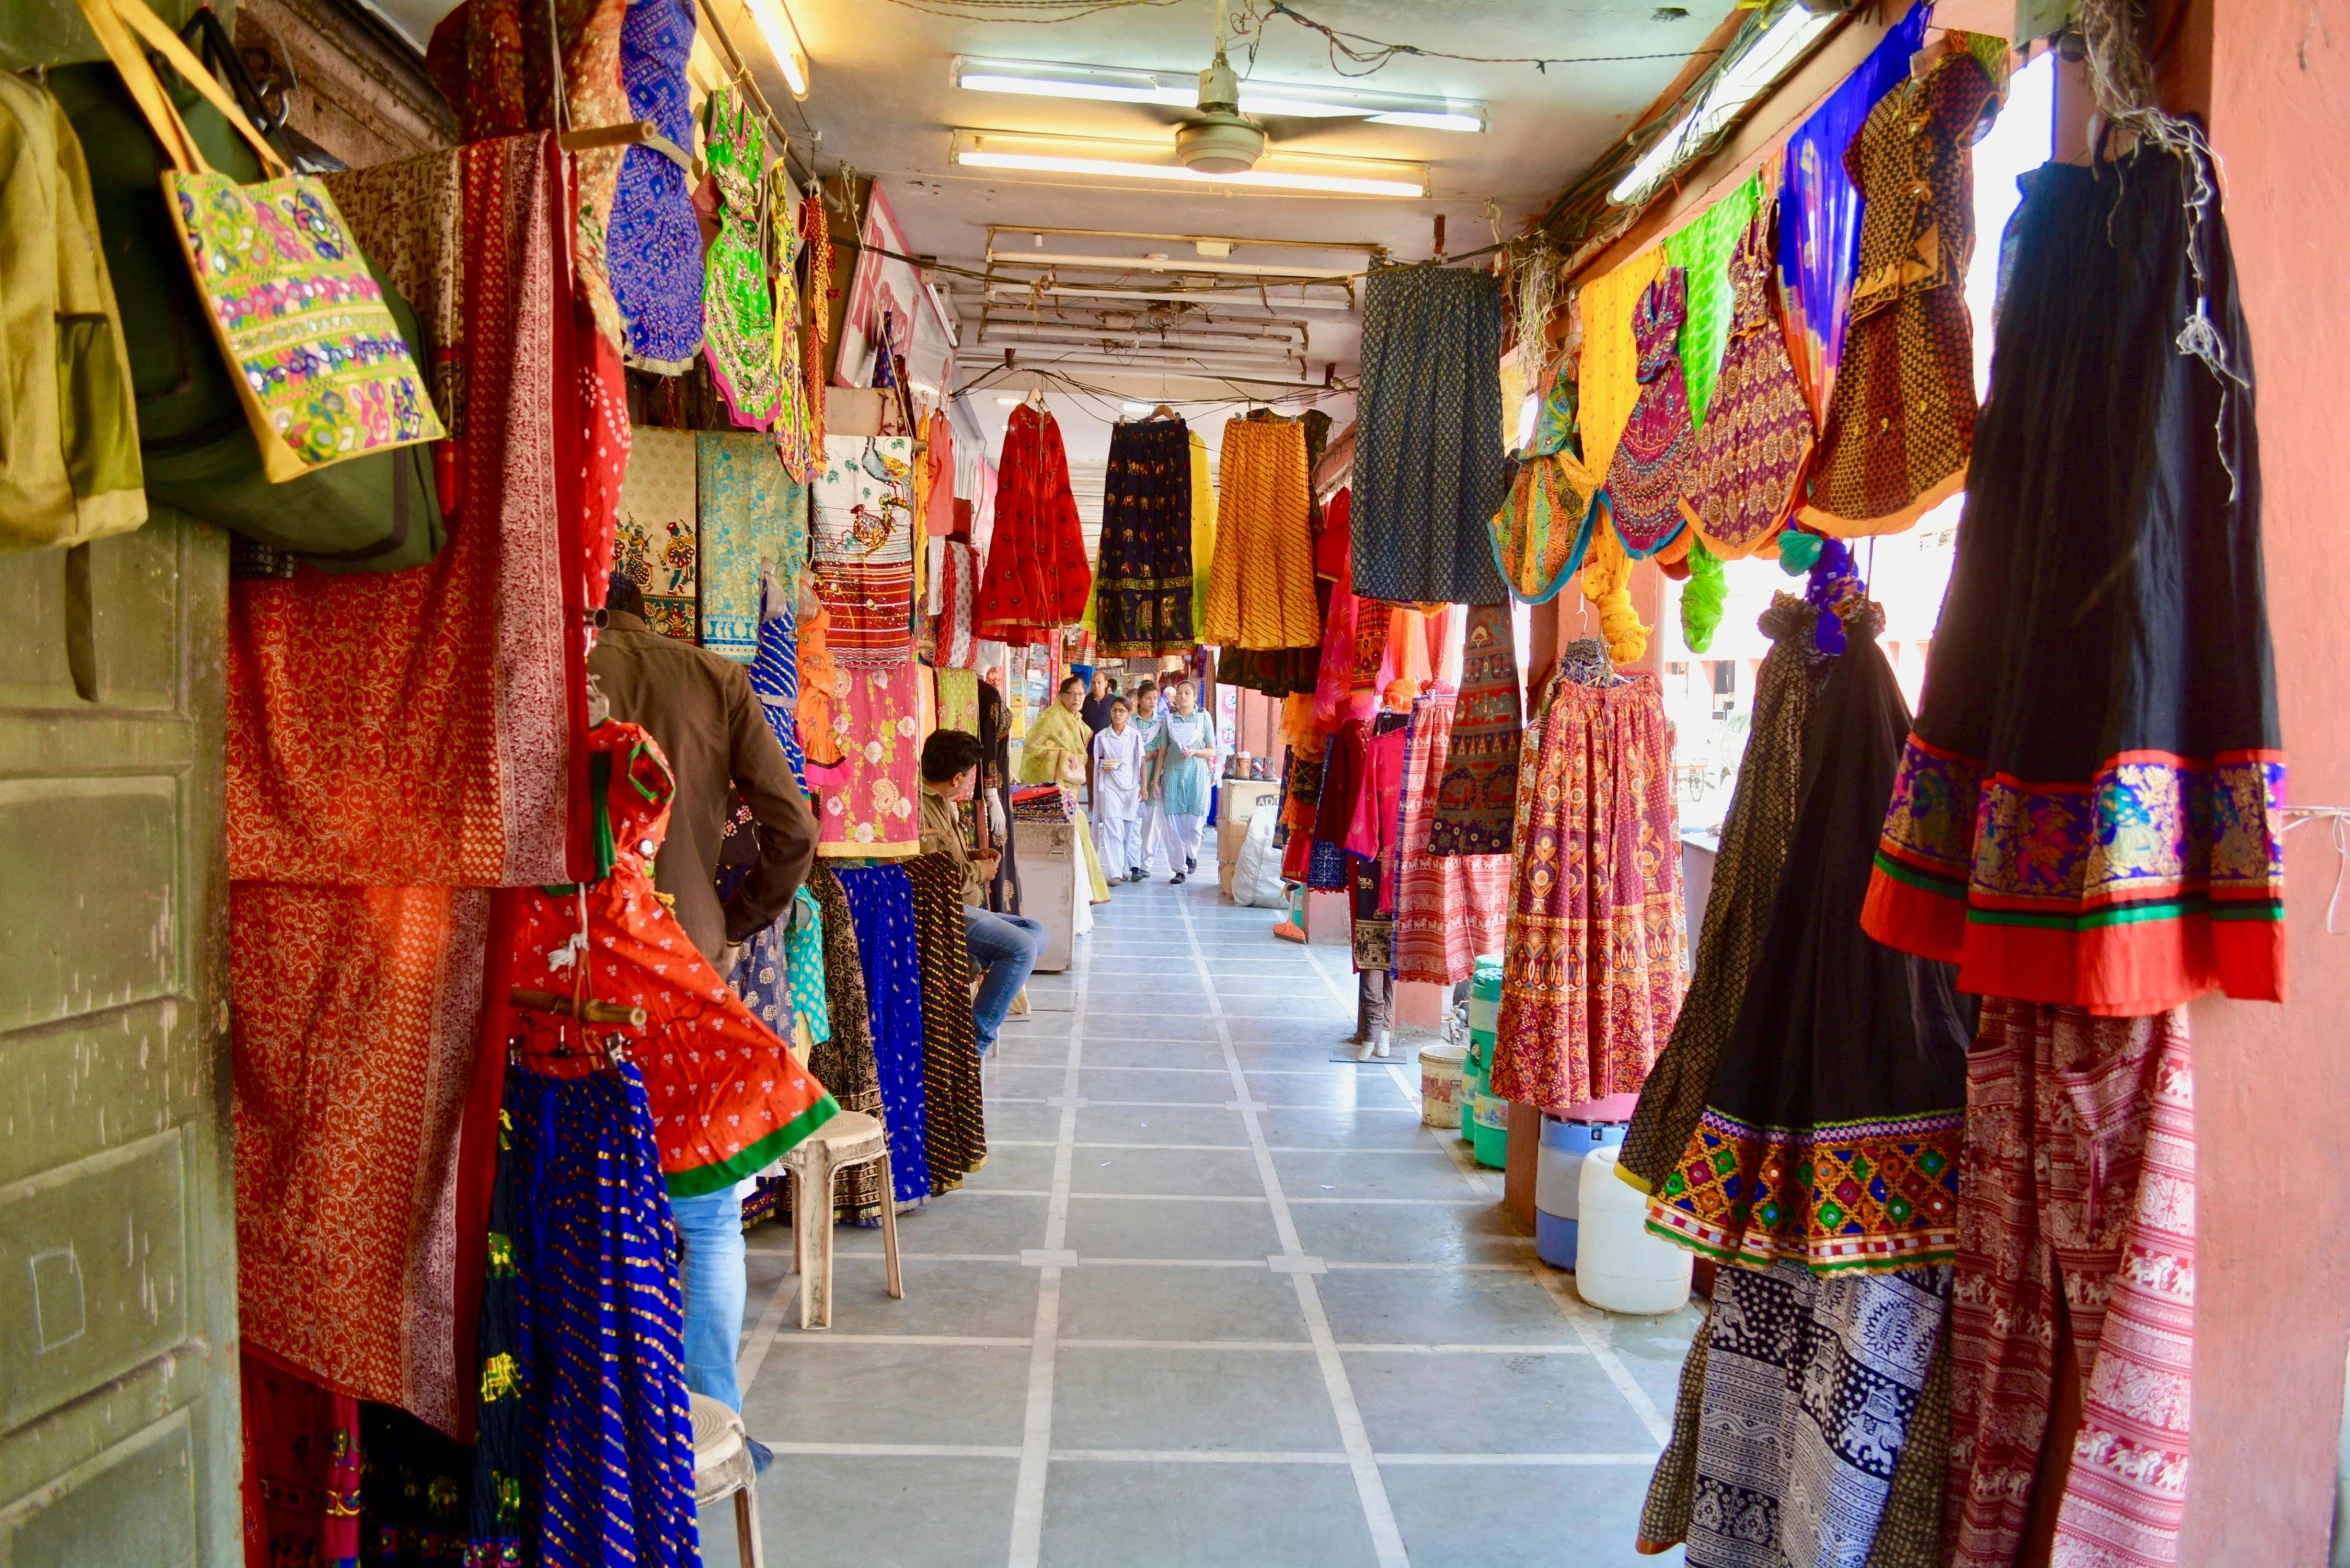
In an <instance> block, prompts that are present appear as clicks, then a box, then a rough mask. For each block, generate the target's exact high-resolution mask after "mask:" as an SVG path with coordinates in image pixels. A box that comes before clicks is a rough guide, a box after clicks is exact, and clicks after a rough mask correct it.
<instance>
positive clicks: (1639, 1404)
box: [1526, 1259, 1673, 1448]
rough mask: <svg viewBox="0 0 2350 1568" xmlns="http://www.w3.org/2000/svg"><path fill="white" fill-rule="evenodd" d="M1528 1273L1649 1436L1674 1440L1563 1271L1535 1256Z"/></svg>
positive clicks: (1659, 1441) (1603, 1324)
mask: <svg viewBox="0 0 2350 1568" xmlns="http://www.w3.org/2000/svg"><path fill="white" fill-rule="evenodd" d="M1526 1272H1527V1273H1529V1274H1531V1275H1533V1276H1534V1283H1536V1284H1537V1285H1540V1286H1541V1287H1542V1288H1543V1289H1544V1290H1546V1291H1548V1292H1549V1293H1550V1299H1551V1300H1552V1301H1553V1302H1554V1303H1556V1305H1557V1306H1558V1309H1559V1313H1560V1315H1561V1316H1563V1317H1564V1318H1565V1319H1566V1320H1567V1324H1568V1326H1569V1327H1571V1328H1573V1329H1574V1331H1575V1334H1576V1337H1578V1338H1579V1339H1581V1340H1582V1341H1583V1343H1584V1344H1586V1345H1588V1346H1590V1347H1591V1358H1592V1359H1593V1360H1594V1361H1596V1362H1598V1363H1599V1369H1600V1370H1601V1371H1602V1372H1605V1373H1606V1374H1607V1380H1608V1381H1609V1382H1611V1383H1613V1384H1615V1385H1616V1392H1617V1393H1619V1394H1622V1395H1623V1396H1624V1402H1625V1403H1626V1404H1628V1405H1630V1406H1631V1407H1632V1413H1633V1414H1634V1415H1636V1416H1638V1417H1639V1418H1640V1424H1641V1425H1642V1426H1644V1427H1646V1428H1648V1435H1649V1436H1650V1437H1652V1438H1654V1439H1656V1442H1657V1446H1658V1447H1660V1448H1662V1447H1663V1446H1664V1445H1665V1444H1667V1443H1669V1442H1670V1441H1672V1436H1673V1425H1672V1423H1671V1422H1670V1421H1668V1420H1666V1419H1665V1414H1664V1412H1663V1411H1661V1410H1659V1409H1658V1408H1657V1406H1656V1401H1655V1400H1653V1399H1651V1398H1649V1397H1648V1390H1647V1389H1645V1388H1642V1387H1641V1386H1640V1385H1639V1383H1638V1382H1636V1381H1634V1379H1633V1377H1632V1374H1631V1372H1630V1371H1629V1370H1628V1369H1627V1368H1626V1367H1625V1366H1624V1361H1623V1358H1622V1357H1621V1356H1619V1355H1617V1354H1616V1347H1615V1346H1614V1345H1612V1344H1610V1343H1609V1342H1608V1326H1607V1322H1606V1320H1605V1319H1602V1318H1598V1317H1597V1316H1596V1315H1595V1314H1594V1313H1593V1312H1592V1310H1591V1308H1590V1307H1589V1306H1587V1305H1586V1304H1585V1303H1584V1301H1583V1299H1582V1298H1581V1297H1580V1296H1577V1295H1576V1294H1575V1292H1574V1289H1573V1287H1572V1286H1570V1285H1568V1284H1567V1281H1566V1276H1565V1274H1564V1273H1563V1272H1562V1271H1560V1270H1558V1269H1554V1268H1551V1267H1549V1266H1548V1265H1546V1264H1544V1263H1543V1262H1542V1261H1541V1260H1540V1259H1533V1260H1530V1261H1528V1263H1527V1264H1526Z"/></svg>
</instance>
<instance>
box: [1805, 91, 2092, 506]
mask: <svg viewBox="0 0 2350 1568" xmlns="http://www.w3.org/2000/svg"><path fill="white" fill-rule="evenodd" d="M2001 88H2002V84H1999V83H1995V82H1993V81H1992V79H1991V75H1990V73H1989V72H1988V71H1986V70H1984V68H1983V63H1982V62H1981V61H1980V60H1978V59H1976V58H1975V56H1974V55H1972V54H1971V53H1968V52H1967V51H1965V50H1963V49H1957V48H1952V49H1951V50H1950V52H1948V53H1945V54H1944V55H1943V56H1942V57H1941V58H1940V59H1938V60H1937V61H1935V62H1934V64H1933V65H1932V66H1931V67H1929V68H1928V69H1927V71H1926V74H1925V77H1924V79H1923V80H1919V79H1916V78H1914V77H1913V78H1910V79H1908V80H1905V81H1903V82H1902V83H1901V85H1899V86H1897V87H1895V88H1894V89H1893V90H1892V91H1891V92H1889V93H1887V94H1886V95H1885V97H1884V98H1883V99H1882V100H1880V101H1879V102H1878V104H1877V106H1876V108H1874V109H1873V110H1871V111H1870V112H1869V117H1868V119H1867V120H1866V121H1865V122H1864V123H1863V124H1862V125H1861V128H1860V132H1859V134H1858V135H1856V136H1855V137H1854V138H1853V139H1852V144H1851V145H1850V146H1849V147H1847V148H1846V149H1845V150H1844V164H1845V172H1846V173H1847V174H1849V175H1850V176H1851V178H1852V182H1853V184H1854V185H1855V186H1857V187H1858V188H1859V190H1860V193H1861V218H1860V259H1859V261H1858V262H1857V263H1856V267H1855V271H1854V275H1853V281H1852V296H1851V305H1850V315H1849V324H1848V325H1847V327H1846V329H1845V331H1846V339H1845V346H1844V358H1843V361H1842V363H1841V365H1840V366H1839V368H1838V370H1837V372H1836V386H1835V390H1834V391H1833V392H1832V393H1831V394H1830V395H1829V399H1828V413H1827V417H1826V418H1825V419H1823V420H1822V421H1821V423H1820V443H1819V453H1818V456H1817V459H1816V461H1815V462H1814V464H1813V467H1812V473H1811V481H1810V487H1809V488H1810V505H1808V506H1807V507H1806V508H1805V509H1804V514H1803V515H1804V520H1805V521H1806V522H1807V523H1810V524H1812V525H1813V526H1815V527H1817V528H1819V529H1821V530H1822V531H1824V532H1826V533H1830V534H1835V535H1839V536H1851V535H1856V534H1882V533H1898V532H1899V531H1900V530H1902V529H1904V528H1907V527H1909V526H1910V525H1911V524H1912V523H1914V522H1916V521H1917V519H1918V518H1919V517H1921V516H1922V515H1924V514H1925V513H1926V512H1927V511H1928V510H1929V509H1931V508H1932V507H1934V506H1937V505H1939V504H1940V503H1941V502H1942V501H1943V500H1945V499H1946V498H1948V497H1950V496H1953V495H1956V494H1957V493H1958V492H1959V489H1960V488H1961V487H1962V486H1963V485H1964V484H1965V483H1966V472H1967V454H1968V453H1969V452H1970V451H1971V450H1972V449H1973V447H1974V435H1975V350H1974V327H1973V317H1972V315H1971V313H1970V312H1969V311H1968V309H1967V303H1966V272H1967V263H1968V261H1969V260H1970V259H1971V258H1972V257H1973V255H1974V250H1975V172H1974V154H1973V151H1972V149H1973V147H1974V144H1975V141H1976V139H1977V138H1978V137H1979V136H1981V135H1982V133H1983V131H1984V130H1985V129H1986V128H1987V127H1988V126H1989V124H1990V116H1991V115H1992V114H1994V113H1995V112H1997V109H1998V106H1999V94H2000V91H2001ZM2039 351H2040V353H2041V354H2042V355H2044V356H2045V355H2046V354H2047V346H2046V344H2045V343H2042V344H2041V345H2039Z"/></svg>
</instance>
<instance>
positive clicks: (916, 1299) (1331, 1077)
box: [703, 878, 1696, 1568]
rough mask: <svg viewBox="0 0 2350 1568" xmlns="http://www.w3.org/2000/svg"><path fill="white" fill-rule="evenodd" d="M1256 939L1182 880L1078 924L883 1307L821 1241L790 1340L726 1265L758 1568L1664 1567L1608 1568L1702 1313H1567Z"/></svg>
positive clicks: (1444, 1142) (871, 1248)
mask: <svg viewBox="0 0 2350 1568" xmlns="http://www.w3.org/2000/svg"><path fill="white" fill-rule="evenodd" d="M1272 918H1273V917H1272V916H1271V915H1270V914H1268V913H1267V912H1266V911H1263V910H1256V909H1238V908H1235V907H1233V906H1232V905H1230V904H1227V903H1225V902H1224V901H1223V900H1222V899H1221V898H1219V897H1218V896H1217V892H1216V886H1215V883H1214V881H1213V880H1212V879H1206V878H1203V879H1202V880H1201V881H1200V882H1198V883H1196V884H1193V885H1191V886H1188V887H1184V888H1180V889H1178V888H1171V887H1169V886H1167V885H1166V884H1165V883H1164V882H1163V881H1160V882H1154V883H1151V884H1147V885H1144V886H1135V887H1121V888H1119V889H1117V890H1116V892H1115V894H1114V898H1113V902H1112V903H1111V904H1110V905H1109V906H1108V907H1107V908H1104V909H1098V910H1096V911H1095V920H1096V924H1095V928H1094V932H1093V934H1092V936H1091V937H1090V938H1087V939H1084V940H1083V942H1082V945H1081V947H1080V961H1079V966H1078V968H1077V969H1076V970H1074V971H1072V972H1071V973H1069V974H1066V975H1058V976H1038V977H1037V979H1036V980H1035V981H1034V982H1033V983H1032V985H1031V986H1030V996H1031V998H1032V1000H1033V1001H1034V1003H1035V1005H1036V1007H1037V1012H1036V1014H1035V1015H1034V1016H1033V1017H1032V1018H1030V1019H1029V1020H1027V1021H1025V1022H1021V1021H1015V1022H1014V1023H1012V1024H1010V1025H1008V1026H1007V1028H1006V1030H1005V1033H1004V1040H1003V1046H1002V1049H1001V1051H1000V1052H999V1053H998V1054H999V1059H998V1060H996V1061H993V1062H991V1063H990V1064H989V1065H988V1067H987V1070H986V1079H987V1090H988V1096H989V1098H988V1105H987V1119H988V1132H989V1138H990V1154H989V1158H988V1163H987V1166H986V1168H985V1169H983V1170H981V1171H980V1172H979V1173H978V1174H977V1175H976V1176H975V1177H974V1178H973V1179H972V1181H971V1182H970V1184H969V1185H968V1186H967V1187H966V1188H965V1189H964V1190H963V1191H961V1192H959V1193H954V1194H950V1195H948V1196H946V1197H944V1198H941V1199H939V1200H937V1201H935V1202H933V1203H931V1204H930V1205H929V1206H928V1207H926V1208H924V1209H922V1210H921V1211H919V1212H917V1213H914V1214H911V1215H908V1216H906V1217H905V1219H904V1220H903V1221H901V1224H900V1232H899V1234H900V1239H901V1245H902V1246H903V1247H904V1249H905V1259H906V1261H905V1279H906V1299H905V1300H903V1301H891V1300H890V1299H888V1297H887V1295H886V1294H884V1292H883V1290H882V1271H881V1259H880V1251H879V1246H880V1242H879V1237H878V1236H877V1235H876V1234H874V1233H873V1232H869V1231H860V1230H843V1231H841V1232H839V1233H838V1234H837V1242H838V1245H839V1248H840V1252H841V1255H842V1259H843V1261H842V1263H841V1276H840V1283H839V1284H838V1286H837V1287H836V1290H835V1310H834V1322H833V1327H832V1328H831V1329H830V1330H829V1331H825V1332H816V1333H805V1334H803V1333H801V1332H800V1331H799V1329H798V1327H797V1324H798V1322H799V1311H798V1302H797V1294H796V1293H797V1289H798V1284H799V1281H798V1279H797V1277H796V1276H794V1275H792V1274H790V1273H789V1272H787V1269H786V1263H787V1260H788V1256H789V1248H790V1233H789V1232H787V1231H783V1230H780V1229H776V1228H767V1229H762V1230H760V1231H757V1232H754V1233H753V1234H752V1236H751V1238H750V1240H751V1248H752V1256H751V1302H752V1307H753V1311H752V1314H751V1317H752V1321H751V1322H750V1323H749V1324H747V1325H746V1333H745V1337H744V1343H743V1351H742V1377H743V1386H744V1390H745V1394H744V1401H743V1408H744V1414H745V1416H746V1417H747V1418H748V1421H749V1424H750V1427H751V1431H752V1432H753V1434H754V1435H756V1436H758V1437H759V1438H761V1439H762V1440H763V1441H765V1442H767V1443H768V1444H770V1445H771V1446H773V1447H774V1448H775V1450H776V1452H777V1459H776V1464H775V1467H774V1468H773V1469H772V1470H770V1471H769V1472H768V1474H767V1475H766V1477H765V1478H764V1479H763V1480H762V1482H761V1484H760V1488H759V1493H760V1516H761V1520H762V1529H763V1534H764V1536H765V1545H766V1553H767V1561H768V1563H769V1564H771V1565H773V1568H831V1565H836V1564H838V1565H844V1568H845V1565H850V1564H856V1565H899V1564H903V1565H907V1568H917V1565H919V1568H960V1565H964V1564H973V1565H981V1564H984V1565H988V1568H994V1565H998V1564H1006V1563H1008V1564H1010V1565H1011V1568H1033V1565H1039V1564H1052V1565H1057V1568H1058V1565H1067V1568H1176V1565H1194V1564H1196V1565H1200V1568H1236V1565H1248V1568H1272V1565H1286V1564H1298V1565H1311V1568H1352V1565H1355V1564H1378V1565H1382V1568H1392V1565H1400V1564H1405V1563H1410V1564H1416V1565H1419V1568H1439V1565H1443V1564H1462V1565H1475V1568H1534V1565H1542V1564H1560V1565H1567V1564H1572V1565H1575V1568H1612V1565H1616V1564H1624V1565H1630V1564H1634V1563H1657V1562H1667V1563H1678V1562H1679V1561H1680V1554H1679V1553H1678V1552H1675V1553H1673V1554H1672V1555H1671V1556H1670V1557H1667V1558H1642V1557H1638V1556H1636V1555H1635V1554H1634V1552H1633V1550H1632V1537H1633V1527H1634V1525H1635V1523H1636V1522H1637V1520H1638V1517H1639V1509H1640V1499H1641V1496H1642V1494H1643V1493H1644V1492H1645V1490H1646V1488H1647V1485H1648V1476H1649V1471H1650V1469H1651V1467H1652V1465H1653V1463H1654V1461H1655V1457H1656V1453H1657V1448H1658V1445H1659V1443H1660V1441H1661V1440H1662V1438H1663V1437H1664V1434H1665V1421H1666V1413H1667V1412H1669V1411H1670V1409H1671V1405H1672V1397H1673V1387H1674V1381H1675V1379H1676V1377H1677V1376H1678V1373H1679V1369H1680V1363H1681V1357H1682V1354H1683V1352H1684V1351H1685V1349H1686V1348H1687V1345H1688V1340H1689V1335H1690V1332H1691V1330H1692V1328H1693V1327H1694V1326H1695V1323H1696V1314H1695V1312H1694V1311H1691V1310H1687V1309H1685V1310H1683V1311H1682V1312H1679V1313H1675V1314H1673V1315H1671V1316H1669V1317H1664V1318H1620V1317H1610V1316H1609V1315H1607V1314H1605V1313H1601V1312H1597V1311H1594V1310H1592V1309H1591V1308H1589V1307H1586V1306H1585V1305H1583V1303H1582V1302H1581V1301H1580V1300H1579V1299H1578V1298H1577V1297H1576V1295H1575V1287H1574V1283H1573V1280H1572V1277H1571V1276H1568V1275H1565V1274H1560V1273H1557V1272H1555V1271H1553V1270H1551V1269H1548V1268H1546V1267H1544V1266H1543V1265H1542V1264H1540V1263H1539V1262H1538V1261H1537V1260H1536V1259H1535V1257H1534V1248H1533V1243H1532V1241H1531V1239H1530V1238H1528V1237H1525V1236H1521V1235H1518V1234H1516V1233H1515V1232H1514V1230H1513V1228H1512V1227H1511V1225H1510V1224H1509V1223H1508V1221H1507V1220H1506V1219H1505V1218H1504V1217H1503V1215H1502V1213H1501V1210H1500V1207H1499V1202H1498V1200H1499V1197H1500V1190H1501V1189H1500V1180H1499V1174H1498V1173H1492V1172H1485V1171H1481V1170H1479V1169H1478V1168H1477V1167H1476V1166H1475V1164H1474V1163H1473V1162H1472V1161H1470V1160H1469V1158H1468V1155H1467V1152H1466V1146H1465V1145H1463V1144H1461V1143H1460V1142H1459V1141H1458V1140H1457V1139H1455V1138H1453V1137H1450V1136H1446V1135H1440V1134H1438V1133H1435V1132H1432V1131H1430V1130H1428V1129H1426V1128H1424V1127H1422V1126H1421V1125H1420V1120H1419V1082H1418V1076H1417V1073H1418V1069H1417V1064H1416V1063H1415V1062H1413V1061H1411V1060H1409V1059H1407V1056H1406V1055H1404V1054H1402V1053H1399V1054H1398V1055H1397V1057H1396V1058H1395V1060H1394V1062H1393V1063H1392V1064H1387V1065H1367V1066H1356V1065H1352V1064H1345V1063H1333V1062H1331V1061H1330V1060H1329V1059H1328V1058H1329V1054H1330V1047H1331V1044H1332V1042H1334V1041H1335V1040H1337V1039H1339V1038H1341V1037H1343V1036H1344V1035H1345V1034H1346V1033H1347V1032H1348V1031H1349V1030H1350V1029H1351V1028H1352V1026H1353V1020H1354V981H1353V976H1352V974H1351V973H1350V972H1349V971H1348V969H1347V965H1346V959H1345V955H1344V953H1343V951H1341V950H1337V949H1327V948H1317V949H1311V950H1309V949H1305V948H1300V947H1296V946H1292V945H1290V944H1287V943H1282V942H1277V941H1275V940H1274V939H1273V938H1272V937H1271V935H1270V934H1269V932H1268V928H1269V927H1270V925H1271V923H1272ZM703 1555H704V1560H705V1562H706V1563H707V1564H709V1565H710V1568H721V1565H723V1568H732V1565H733V1564H734V1563H735V1561H736V1556H735V1543H734V1532H733V1524H732V1518H731V1513H730V1511H728V1510H724V1509H721V1510H713V1511H712V1512H711V1513H709V1514H707V1515H705V1517H704V1519H703Z"/></svg>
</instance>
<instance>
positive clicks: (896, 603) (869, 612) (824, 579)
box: [809, 436, 920, 669]
mask: <svg viewBox="0 0 2350 1568" xmlns="http://www.w3.org/2000/svg"><path fill="white" fill-rule="evenodd" d="M809 498H810V501H811V504H812V514H813V515H812V517H811V520H810V524H809V554H810V557H811V559H812V560H813V562H814V566H813V575H814V579H815V583H816V592H817V595H818V596H819V597H820V598H822V599H823V601H824V607H825V608H826V609H827V610H829V611H831V622H830V624H829V626H828V627H827V628H826V646H827V647H829V648H830V649H831V651H832V657H833V660H834V662H835V663H837V664H839V665H841V666H843V667H844V668H859V669H871V668H877V667H883V666H889V665H897V664H903V663H905V662H907V661H908V660H909V659H911V658H912V657H913V652H914V535H915V533H916V531H917V530H918V528H919V526H920V525H919V522H918V519H917V517H916V514H915V510H914V500H915V497H914V443H913V438H912V437H910V436H826V437H825V438H824V470H823V472H822V473H820V474H818V475H817V476H816V483H815V484H814V485H812V486H810V487H809Z"/></svg>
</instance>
